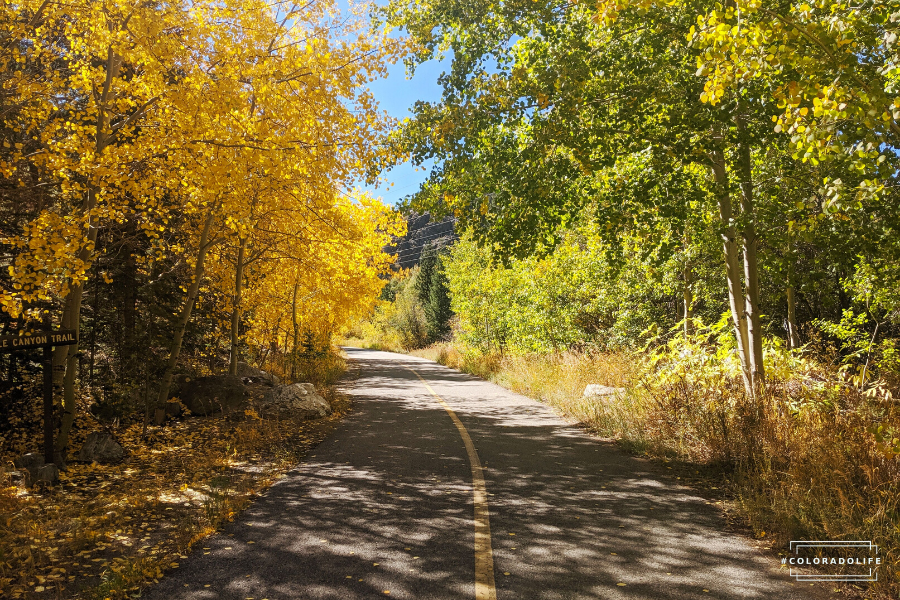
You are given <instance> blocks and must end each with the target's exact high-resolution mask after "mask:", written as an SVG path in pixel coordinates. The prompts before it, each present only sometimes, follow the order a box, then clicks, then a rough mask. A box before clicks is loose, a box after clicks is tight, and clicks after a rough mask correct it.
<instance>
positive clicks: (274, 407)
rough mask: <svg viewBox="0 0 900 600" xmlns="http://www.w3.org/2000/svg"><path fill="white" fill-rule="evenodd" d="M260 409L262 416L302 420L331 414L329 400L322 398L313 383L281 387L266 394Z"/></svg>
mask: <svg viewBox="0 0 900 600" xmlns="http://www.w3.org/2000/svg"><path fill="white" fill-rule="evenodd" d="M259 407H260V412H261V413H262V414H267V415H278V416H297V417H300V418H301V419H318V418H320V417H324V416H325V415H328V414H331V405H330V404H329V403H328V400H326V399H325V398H323V397H322V396H320V395H319V394H318V393H317V392H316V388H315V386H314V385H313V384H311V383H294V384H291V385H279V386H278V387H276V388H274V389H272V390H270V391H268V392H266V394H265V396H263V399H262V400H261V401H260V403H259Z"/></svg>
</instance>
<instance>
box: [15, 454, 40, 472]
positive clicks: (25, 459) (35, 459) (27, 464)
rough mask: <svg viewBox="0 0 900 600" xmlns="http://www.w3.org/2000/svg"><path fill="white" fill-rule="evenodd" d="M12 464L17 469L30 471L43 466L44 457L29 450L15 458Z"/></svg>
mask: <svg viewBox="0 0 900 600" xmlns="http://www.w3.org/2000/svg"><path fill="white" fill-rule="evenodd" d="M13 464H14V465H15V466H16V468H17V469H19V470H22V469H24V470H26V471H28V472H29V473H30V472H32V471H34V470H36V469H39V468H41V467H43V466H44V457H43V456H42V455H40V454H37V453H35V452H30V453H28V454H24V455H22V456H20V457H19V458H17V459H15V460H14V461H13Z"/></svg>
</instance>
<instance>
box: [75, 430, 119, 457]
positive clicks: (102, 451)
mask: <svg viewBox="0 0 900 600" xmlns="http://www.w3.org/2000/svg"><path fill="white" fill-rule="evenodd" d="M78 458H79V460H83V461H85V462H98V463H102V464H110V463H117V462H119V461H120V460H122V459H123V458H125V449H124V448H122V446H120V445H119V442H117V441H116V440H115V438H113V436H112V435H111V434H109V433H106V432H103V431H95V432H94V433H91V434H90V435H88V436H87V439H86V440H85V441H84V445H83V446H82V447H81V452H79V453H78Z"/></svg>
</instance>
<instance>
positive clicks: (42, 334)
mask: <svg viewBox="0 0 900 600" xmlns="http://www.w3.org/2000/svg"><path fill="white" fill-rule="evenodd" d="M77 343H78V332H77V331H75V330H74V329H57V330H56V331H54V330H52V329H50V328H49V326H48V327H46V329H44V330H33V331H29V332H27V333H26V332H24V331H20V332H19V333H15V334H11V335H0V353H3V352H16V351H17V350H31V349H34V348H43V349H44V356H43V359H44V360H43V366H44V462H45V463H52V462H54V457H53V346H71V345H73V344H77Z"/></svg>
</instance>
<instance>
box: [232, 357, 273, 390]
mask: <svg viewBox="0 0 900 600" xmlns="http://www.w3.org/2000/svg"><path fill="white" fill-rule="evenodd" d="M237 375H238V377H240V378H241V379H244V380H249V381H246V382H245V383H264V384H266V385H272V386H275V385H278V384H280V383H281V380H280V379H278V377H276V376H275V375H272V374H271V373H266V372H265V371H263V370H262V369H257V368H256V367H251V366H250V365H248V364H247V363H245V362H240V361H239V362H238V364H237Z"/></svg>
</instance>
